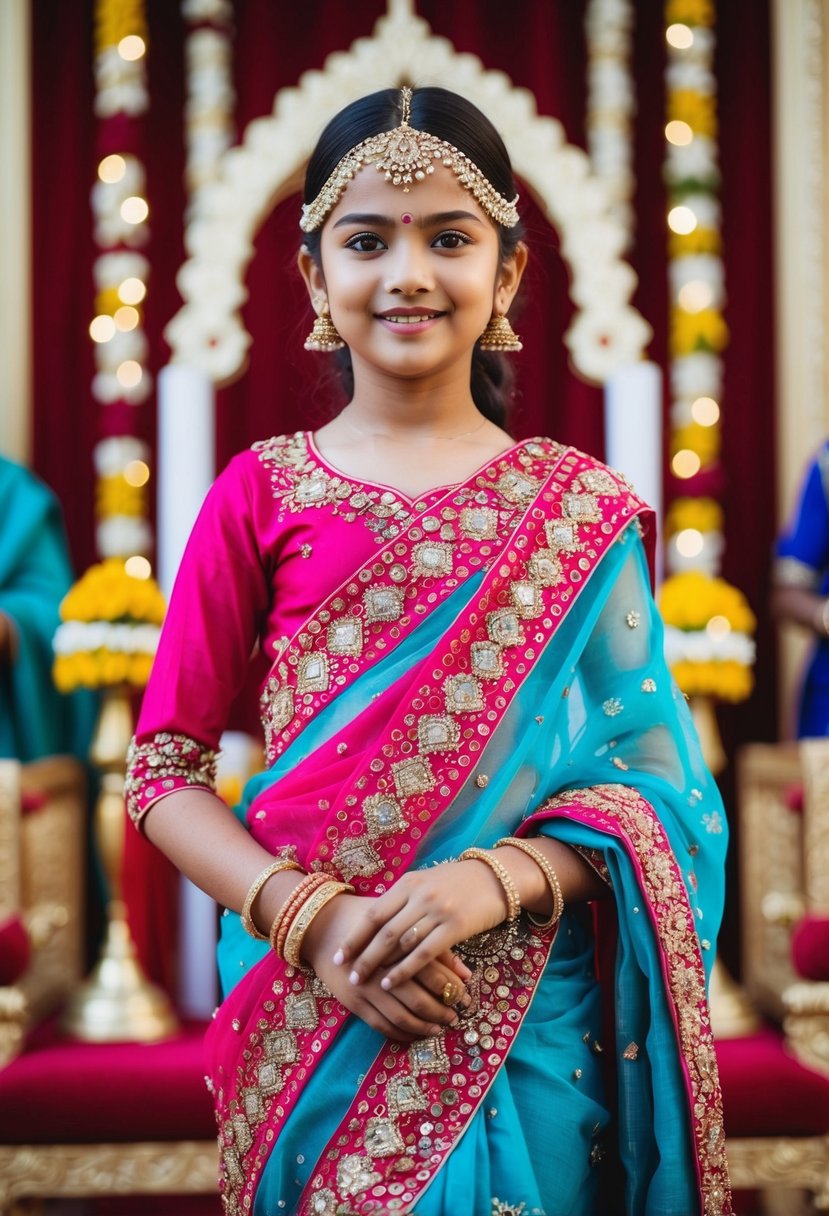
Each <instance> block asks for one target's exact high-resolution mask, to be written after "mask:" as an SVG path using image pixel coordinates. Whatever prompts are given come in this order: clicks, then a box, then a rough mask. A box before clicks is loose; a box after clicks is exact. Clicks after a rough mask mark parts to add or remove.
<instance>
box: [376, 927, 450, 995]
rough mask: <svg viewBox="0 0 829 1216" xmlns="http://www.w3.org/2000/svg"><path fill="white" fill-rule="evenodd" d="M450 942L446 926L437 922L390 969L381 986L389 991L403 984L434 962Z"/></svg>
mask: <svg viewBox="0 0 829 1216" xmlns="http://www.w3.org/2000/svg"><path fill="white" fill-rule="evenodd" d="M449 944H450V943H449V941H448V934H447V930H446V927H445V926H444V925H442V924H437V925H436V926H435V928H434V929H433V930H432V931H431V933H429V934H428V935H427V936H426V937H425V938H424V940H423V941H422V942H421V943H420V945H419V946H417V947H415V949H414V950H412V951H411V953H410V954H407V955H406V957H405V958H404V959H401V960H400V962H399V963H395V964H394V965H393V966H392V967H391V968H390V969H389V971H388V974H387V975H386V976H385V977H384V978H383V979H382V980H381V981H380V987H381V988H385V989H386V990H387V991H388V990H389V989H391V988H395V987H396V986H397V985H398V984H402V983H403V981H404V980H410V979H413V978H414V976H416V975H417V973H418V971H421V970H422V969H423V968H424V967H425V966H426V965H427V964H428V963H431V962H433V961H434V960H435V959H436V958H437V957H438V955H439V954H440V953H441V951H443V950H446V949H447V948H448V946H449Z"/></svg>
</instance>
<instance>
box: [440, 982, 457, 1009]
mask: <svg viewBox="0 0 829 1216" xmlns="http://www.w3.org/2000/svg"><path fill="white" fill-rule="evenodd" d="M459 996H460V993H459V992H458V986H457V984H453V983H452V981H451V980H447V981H446V983H445V984H444V985H443V992H442V993H441V994H440V999H441V1001H442V1002H443V1004H444V1005H454V1004H455V1003H456V1001H457V1000H458V997H459Z"/></svg>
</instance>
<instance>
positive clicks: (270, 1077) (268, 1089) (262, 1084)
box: [257, 1060, 282, 1098]
mask: <svg viewBox="0 0 829 1216" xmlns="http://www.w3.org/2000/svg"><path fill="white" fill-rule="evenodd" d="M257 1079H258V1081H259V1092H260V1093H261V1095H262V1097H263V1098H269V1097H271V1095H272V1094H275V1093H276V1092H277V1091H278V1090H280V1089H281V1088H282V1069H281V1068H280V1067H279V1065H278V1064H274V1063H273V1062H272V1061H270V1060H268V1062H267V1063H266V1064H262V1065H260V1067H259V1072H258V1073H257Z"/></svg>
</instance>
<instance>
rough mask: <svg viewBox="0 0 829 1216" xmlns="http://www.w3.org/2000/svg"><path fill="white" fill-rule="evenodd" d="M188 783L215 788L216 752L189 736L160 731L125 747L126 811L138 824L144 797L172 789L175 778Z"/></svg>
mask: <svg viewBox="0 0 829 1216" xmlns="http://www.w3.org/2000/svg"><path fill="white" fill-rule="evenodd" d="M176 780H178V781H184V782H185V784H187V785H200V786H205V787H206V788H207V789H210V790H215V788H216V753H215V751H213V750H212V749H211V748H207V747H203V746H202V744H201V743H199V742H198V741H197V740H196V739H191V738H190V736H189V735H174V734H170V733H169V732H168V731H159V732H158V733H157V734H155V735H153V737H152V739H151V740H149V742H147V743H140V744H139V743H137V742H136V740H135V738H133V739H132V740H131V741H130V745H129V747H128V749H127V776H126V780H125V781H124V794H125V796H126V804H127V810H128V812H129V815H130V818H131V819H132V820H134V822H135V823H138V822H139V820H140V819H141V817H142V814H143V812H144V807H143V806H141V800H142V797H143V798H147V799H151V798H154V797H155V796H156V794H158V793H161V791H162V790H166V789H174V788H175V781H176Z"/></svg>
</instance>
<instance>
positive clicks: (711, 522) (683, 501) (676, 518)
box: [665, 427, 723, 536]
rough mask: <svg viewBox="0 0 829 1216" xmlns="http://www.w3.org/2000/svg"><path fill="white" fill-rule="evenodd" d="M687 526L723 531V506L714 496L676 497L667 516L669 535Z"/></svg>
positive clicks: (695, 449)
mask: <svg viewBox="0 0 829 1216" xmlns="http://www.w3.org/2000/svg"><path fill="white" fill-rule="evenodd" d="M704 429H706V430H710V429H712V428H710V427H706V428H704ZM694 451H696V452H698V453H699V449H698V448H694ZM686 528H696V530H697V531H698V532H721V531H722V529H723V512H722V507H721V506H720V504H719V503H718V502H716V501H715V500H714V499H713V498H689V497H684V498H675V499H674V501H673V502H672V503H671V505H670V507H669V508H668V514H667V516H666V517H665V531H666V533H667V534H668V536H673V535H674V534H675V533H677V532H684V531H685V529H686Z"/></svg>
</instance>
